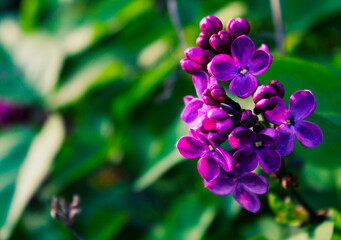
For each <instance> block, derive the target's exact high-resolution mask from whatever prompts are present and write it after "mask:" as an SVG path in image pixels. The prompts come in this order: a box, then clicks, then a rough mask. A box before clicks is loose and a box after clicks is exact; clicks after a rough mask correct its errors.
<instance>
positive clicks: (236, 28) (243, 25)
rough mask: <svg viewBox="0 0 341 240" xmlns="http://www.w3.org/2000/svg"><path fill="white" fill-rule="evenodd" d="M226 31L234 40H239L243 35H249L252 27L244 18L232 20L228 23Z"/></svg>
mask: <svg viewBox="0 0 341 240" xmlns="http://www.w3.org/2000/svg"><path fill="white" fill-rule="evenodd" d="M226 30H227V32H228V33H229V34H230V35H231V36H232V37H233V38H237V37H239V36H241V35H248V34H249V32H250V25H249V23H248V21H246V19H244V18H236V19H233V18H231V19H230V21H229V22H228V23H227V27H226Z"/></svg>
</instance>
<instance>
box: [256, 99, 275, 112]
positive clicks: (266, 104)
mask: <svg viewBox="0 0 341 240" xmlns="http://www.w3.org/2000/svg"><path fill="white" fill-rule="evenodd" d="M276 105H277V100H276V97H271V98H269V99H268V98H263V99H261V100H260V101H258V102H257V103H256V104H255V110H254V112H255V114H260V113H262V112H265V111H269V110H272V109H274V108H275V107H276Z"/></svg>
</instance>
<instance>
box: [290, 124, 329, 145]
mask: <svg viewBox="0 0 341 240" xmlns="http://www.w3.org/2000/svg"><path fill="white" fill-rule="evenodd" d="M294 127H295V132H296V137H297V139H298V141H299V142H300V143H301V144H302V145H303V146H305V147H308V148H312V147H317V146H318V145H320V144H321V143H322V140H323V134H322V131H321V129H320V128H319V126H317V125H316V124H315V123H312V122H308V121H304V120H301V121H297V122H295V126H294Z"/></svg>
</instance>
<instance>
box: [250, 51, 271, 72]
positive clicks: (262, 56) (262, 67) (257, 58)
mask: <svg viewBox="0 0 341 240" xmlns="http://www.w3.org/2000/svg"><path fill="white" fill-rule="evenodd" d="M270 56H271V55H270V53H267V52H265V51H262V50H257V51H256V52H255V53H254V54H253V56H252V60H251V64H250V67H249V71H250V73H251V74H253V75H261V74H263V73H264V72H265V71H266V70H267V69H268V68H269V67H270V65H271V57H270Z"/></svg>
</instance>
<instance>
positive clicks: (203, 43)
mask: <svg viewBox="0 0 341 240" xmlns="http://www.w3.org/2000/svg"><path fill="white" fill-rule="evenodd" d="M196 44H197V45H198V46H199V47H201V48H203V49H209V48H210V47H211V45H210V39H209V38H208V37H206V36H205V34H204V33H202V32H201V33H200V34H199V37H198V38H197V40H196Z"/></svg>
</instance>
